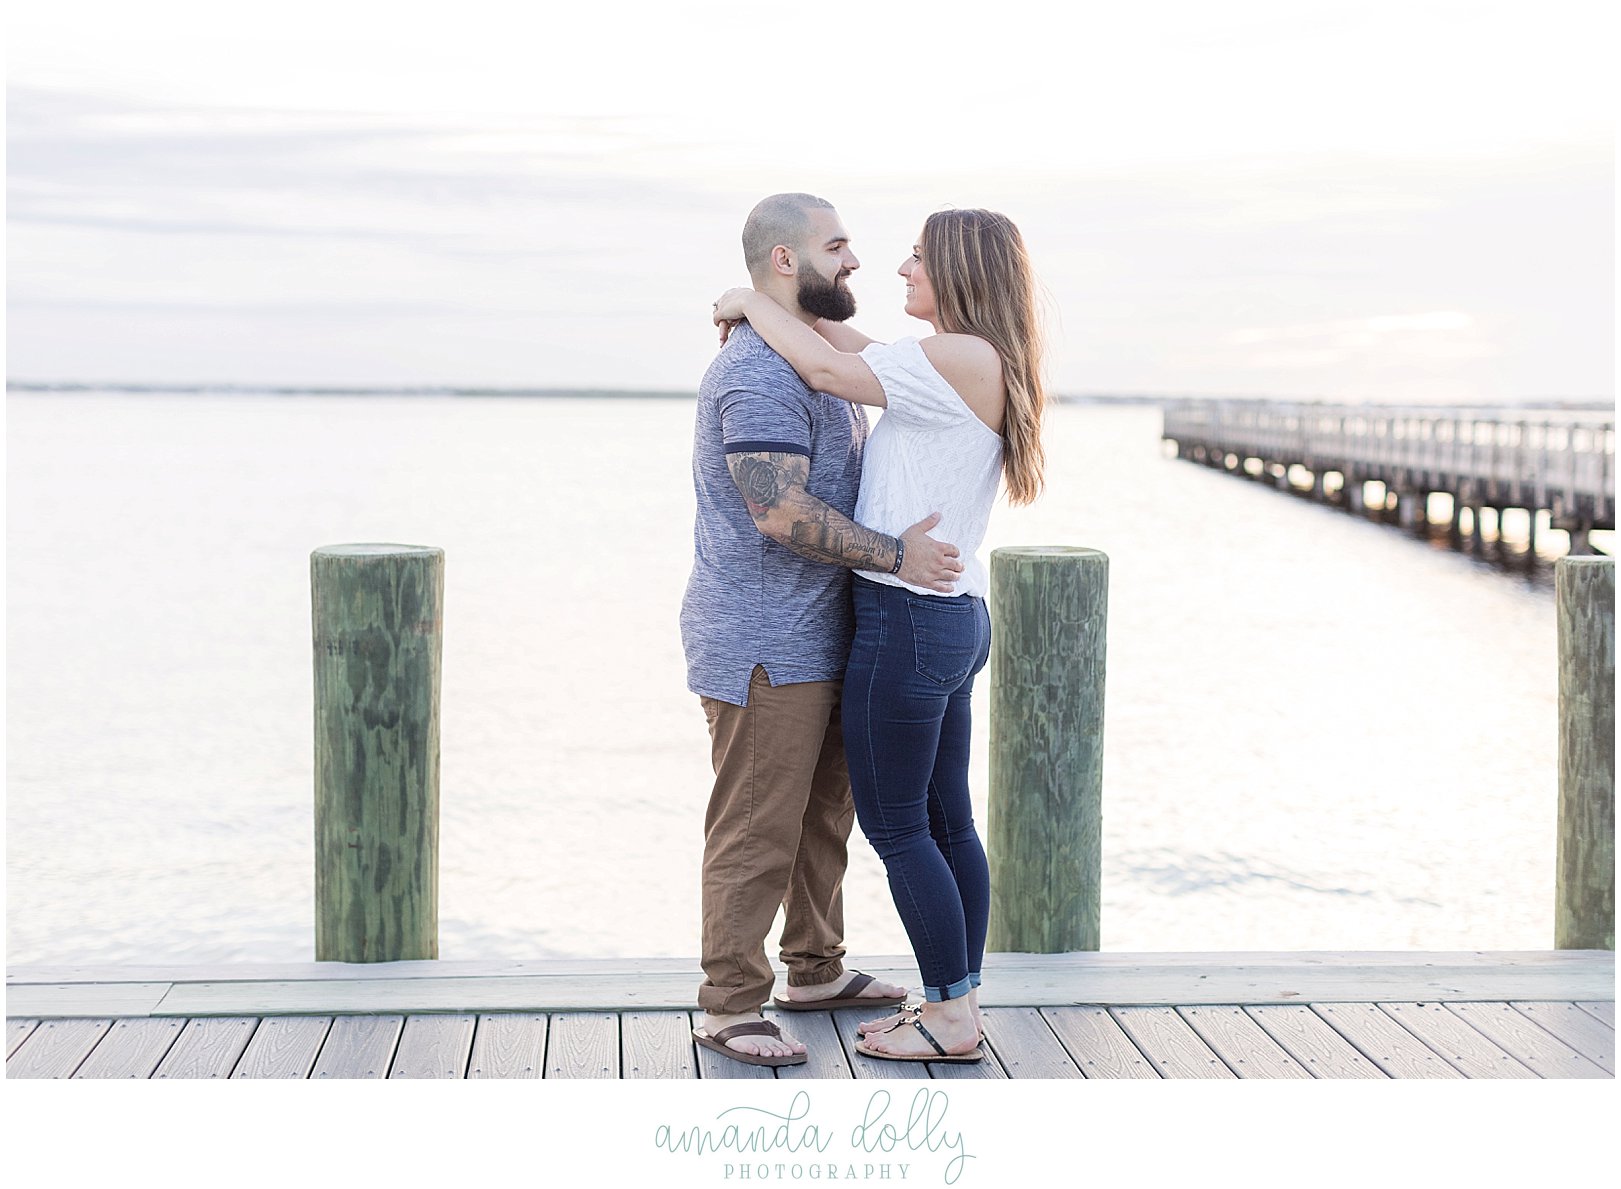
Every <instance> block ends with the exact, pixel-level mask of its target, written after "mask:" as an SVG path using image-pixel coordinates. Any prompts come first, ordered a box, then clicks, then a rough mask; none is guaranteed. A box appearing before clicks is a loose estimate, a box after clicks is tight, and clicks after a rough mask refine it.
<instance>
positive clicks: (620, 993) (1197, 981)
mask: <svg viewBox="0 0 1621 1189" xmlns="http://www.w3.org/2000/svg"><path fill="white" fill-rule="evenodd" d="M1046 956H1047V957H1050V958H1053V959H1055V961H1052V962H1050V963H1047V964H1045V965H1043V964H1033V963H1032V964H1026V965H1023V966H1021V967H1016V968H1011V969H1010V970H1009V971H1008V972H1007V973H1005V974H1003V975H1001V976H999V977H998V979H997V981H996V983H995V985H994V986H993V985H992V983H991V982H990V980H989V978H987V981H986V985H985V988H984V995H983V997H982V1000H981V1002H982V1003H983V1004H984V1005H985V1006H986V1007H1038V1006H1061V1005H1070V1004H1083V1003H1085V1004H1091V1003H1097V1004H1119V1005H1156V1006H1200V1005H1207V1004H1215V1005H1221V1004H1232V1003H1246V1004H1258V1003H1318V1002H1326V1003H1335V1002H1370V1001H1380V1002H1440V1001H1443V1000H1446V1001H1452V1000H1459V1001H1469V1000H1491V1001H1499V1002H1508V1001H1509V1000H1515V999H1520V1000H1563V1001H1571V1000H1603V999H1605V998H1607V997H1608V996H1610V995H1612V994H1613V986H1614V977H1615V973H1614V970H1615V967H1614V958H1613V955H1610V954H1608V953H1599V952H1594V953H1592V954H1591V955H1589V957H1588V959H1587V960H1585V961H1572V960H1564V959H1562V960H1560V961H1557V962H1549V963H1514V964H1510V965H1502V966H1488V965H1481V964H1477V963H1465V964H1459V965H1456V966H1449V965H1445V964H1441V963H1438V962H1431V961H1425V960H1424V959H1425V958H1426V957H1427V956H1426V955H1422V954H1420V955H1416V956H1414V957H1413V958H1411V959H1410V960H1409V962H1408V964H1407V965H1405V966H1402V965H1397V964H1393V963H1388V962H1382V963H1374V964H1369V965H1365V966H1355V965H1344V964H1327V963H1315V964H1294V965H1290V964H1278V963H1268V964H1254V965H1242V964H1240V965H1230V966H1221V965H1211V966H1205V967H1199V966H1193V965H1182V964H1167V963H1158V962H1142V963H1138V964H1135V965H1120V964H1118V963H1116V964H1110V965H1104V966H1099V967H1098V968H1096V969H1095V970H1090V971H1089V970H1088V968H1087V967H1086V966H1085V965H1082V964H1077V963H1076V962H1074V961H1070V960H1069V959H1073V958H1074V957H1075V955H1046ZM1213 957H1214V958H1217V959H1219V955H1217V956H1213ZM1056 959H1062V960H1056ZM169 987H170V989H169V990H168V992H167V993H166V994H165V995H163V997H162V999H161V1002H160V1003H159V1004H158V1005H156V1006H155V1008H153V1011H154V1014H162V1015H181V1016H187V1017H196V1016H206V1015H275V1014H342V1013H349V1012H388V1013H393V1014H400V1013H408V1014H423V1013H430V1012H457V1013H460V1012H485V1013H490V1012H501V1011H527V1012H538V1011H543V1010H544V1011H561V1010H570V1011H575V1010H578V1011H609V1010H635V1011H648V1010H685V1009H688V1008H690V1007H691V1005H692V995H693V979H692V978H691V976H690V975H686V974H681V973H676V972H667V973H657V972H655V973H652V974H648V975H644V976H607V975H580V976H570V977H557V978H551V977H536V976H512V977H495V978H456V977H423V978H389V979H360V978H344V979H338V980H333V981H330V982H321V981H312V980H291V981H274V982H212V983H184V982H182V983H174V984H170V985H169ZM69 989H71V988H69ZM24 993H27V994H31V995H32V996H33V998H32V999H31V1000H30V1002H29V1004H28V1005H27V1009H26V1010H21V1009H17V1010H18V1014H24V1015H30V1016H35V1015H39V1016H49V1015H67V1014H75V1013H74V1012H72V1011H69V1010H59V1008H60V1005H59V1004H55V1003H54V1001H53V999H52V997H51V994H49V993H47V992H46V990H45V988H42V987H33V986H28V987H20V988H16V989H15V990H14V994H24ZM104 995H105V992H104ZM13 1006H14V1008H15V1007H16V1005H13ZM149 1006H150V1005H149ZM79 1014H84V1013H79ZM102 1014H106V1015H117V1014H145V1012H144V1011H142V1012H133V1011H132V1012H124V1011H115V1010H113V1009H112V1008H108V1009H107V1010H106V1011H104V1012H103V1013H102Z"/></svg>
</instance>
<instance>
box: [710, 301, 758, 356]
mask: <svg viewBox="0 0 1621 1189" xmlns="http://www.w3.org/2000/svg"><path fill="white" fill-rule="evenodd" d="M758 296H759V294H757V293H756V292H755V291H754V290H753V289H728V290H727V291H726V292H725V293H722V294H721V295H720V300H719V301H717V302H715V303H714V305H713V306H712V309H713V311H714V318H713V321H714V323H715V325H716V326H718V327H720V345H721V346H723V347H724V346H725V345H726V340H727V339H728V338H730V337H731V333H732V328H733V327H734V326H736V325H737V324H738V323H739V322H741V321H742V320H743V305H744V303H745V302H746V301H747V300H748V299H749V298H751V297H758Z"/></svg>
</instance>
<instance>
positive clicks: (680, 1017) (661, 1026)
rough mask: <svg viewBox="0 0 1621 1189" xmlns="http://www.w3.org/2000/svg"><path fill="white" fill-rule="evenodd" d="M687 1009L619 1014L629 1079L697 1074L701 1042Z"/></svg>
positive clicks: (623, 1066)
mask: <svg viewBox="0 0 1621 1189" xmlns="http://www.w3.org/2000/svg"><path fill="white" fill-rule="evenodd" d="M689 1020H690V1017H689V1016H688V1015H687V1013H686V1012H684V1011H655V1012H625V1013H624V1014H623V1015H621V1016H620V1017H619V1036H620V1049H621V1051H620V1069H622V1070H623V1071H624V1072H623V1073H622V1075H621V1076H622V1077H624V1078H625V1079H627V1080H631V1079H639V1078H661V1079H666V1080H668V1079H672V1078H695V1077H697V1076H698V1058H697V1055H696V1049H697V1046H696V1045H695V1044H693V1041H692V1024H691V1023H690V1022H689Z"/></svg>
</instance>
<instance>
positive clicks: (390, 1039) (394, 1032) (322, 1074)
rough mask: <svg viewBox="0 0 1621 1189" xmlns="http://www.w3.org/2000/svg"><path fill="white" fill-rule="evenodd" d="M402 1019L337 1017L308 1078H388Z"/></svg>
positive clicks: (399, 1017) (393, 1017) (403, 1023)
mask: <svg viewBox="0 0 1621 1189" xmlns="http://www.w3.org/2000/svg"><path fill="white" fill-rule="evenodd" d="M404 1027H405V1017H404V1016H337V1017H335V1018H334V1019H333V1021H332V1028H331V1029H330V1030H329V1031H328V1032H327V1034H326V1043H325V1044H324V1045H322V1046H321V1055H320V1056H319V1057H318V1058H316V1061H315V1069H314V1071H313V1072H312V1073H311V1074H310V1077H311V1078H313V1079H315V1080H317V1081H319V1080H322V1079H325V1078H332V1079H337V1078H383V1077H387V1076H388V1067H389V1063H390V1062H391V1061H392V1060H393V1057H394V1046H395V1045H396V1044H398V1043H399V1039H400V1030H401V1029H402V1028H404Z"/></svg>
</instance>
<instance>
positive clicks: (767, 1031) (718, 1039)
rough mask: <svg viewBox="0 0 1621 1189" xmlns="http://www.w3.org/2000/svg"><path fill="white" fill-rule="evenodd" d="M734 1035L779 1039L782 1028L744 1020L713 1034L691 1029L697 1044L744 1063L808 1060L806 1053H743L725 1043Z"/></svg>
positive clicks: (768, 1063) (802, 1061)
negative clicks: (771, 1055)
mask: <svg viewBox="0 0 1621 1189" xmlns="http://www.w3.org/2000/svg"><path fill="white" fill-rule="evenodd" d="M734 1036H769V1037H771V1038H772V1039H773V1040H781V1039H782V1029H781V1028H778V1027H777V1026H776V1025H775V1024H773V1023H772V1022H771V1021H770V1020H745V1021H743V1023H741V1024H733V1025H732V1026H731V1027H730V1028H722V1029H721V1030H720V1031H719V1032H717V1033H715V1035H713V1036H711V1035H709V1033H707V1032H705V1031H704V1030H703V1029H702V1028H694V1029H693V1030H692V1039H693V1040H695V1041H697V1042H698V1044H699V1046H701V1047H702V1048H706V1049H710V1050H712V1051H713V1052H716V1053H719V1054H720V1055H721V1056H723V1057H730V1058H731V1059H732V1060H733V1061H741V1062H742V1063H743V1064H744V1065H773V1066H775V1065H803V1064H805V1062H806V1061H807V1060H809V1054H807V1053H785V1054H783V1055H782V1056H780V1057H769V1056H763V1055H761V1054H758V1053H745V1052H743V1051H741V1050H739V1049H734V1048H731V1047H729V1046H728V1045H727V1043H726V1042H727V1041H729V1040H731V1039H732V1037H734Z"/></svg>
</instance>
